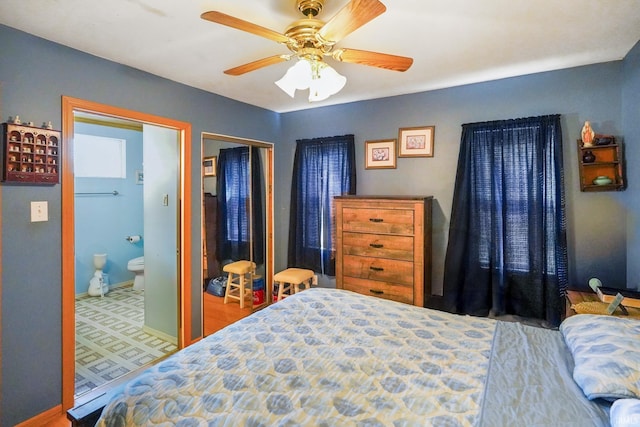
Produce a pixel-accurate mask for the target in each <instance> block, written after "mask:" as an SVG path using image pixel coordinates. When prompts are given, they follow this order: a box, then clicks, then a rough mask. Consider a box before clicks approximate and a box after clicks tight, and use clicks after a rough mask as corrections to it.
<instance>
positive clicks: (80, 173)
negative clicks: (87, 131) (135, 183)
mask: <svg viewBox="0 0 640 427" xmlns="http://www.w3.org/2000/svg"><path fill="white" fill-rule="evenodd" d="M73 155H74V173H75V176H76V177H84V178H126V177H127V141H126V140H124V139H116V138H105V137H102V136H94V135H84V134H75V135H74V139H73Z"/></svg>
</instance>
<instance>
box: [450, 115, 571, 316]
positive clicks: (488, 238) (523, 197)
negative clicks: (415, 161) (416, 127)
mask: <svg viewBox="0 0 640 427" xmlns="http://www.w3.org/2000/svg"><path fill="white" fill-rule="evenodd" d="M562 165H563V163H562V130H561V127H560V116H559V115H550V116H542V117H533V118H524V119H516V120H504V121H494V122H487V123H473V124H465V125H463V127H462V140H461V146H460V154H459V158H458V170H457V175H456V183H455V191H454V197H453V207H452V212H451V226H450V230H449V244H448V247H447V254H446V259H445V272H444V302H445V308H446V309H447V310H448V311H452V312H457V313H467V314H472V315H479V316H485V315H488V314H489V313H490V312H493V313H495V314H497V315H501V314H516V315H520V316H525V317H531V318H538V319H545V320H546V321H547V322H548V323H549V324H550V325H558V324H559V322H560V319H561V313H562V310H563V308H564V293H565V291H566V286H567V239H566V225H565V201H564V185H563V181H564V177H563V166H562Z"/></svg>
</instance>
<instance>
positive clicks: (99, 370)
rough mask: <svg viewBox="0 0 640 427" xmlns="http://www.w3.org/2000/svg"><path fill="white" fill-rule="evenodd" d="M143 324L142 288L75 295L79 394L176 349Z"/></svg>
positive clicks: (77, 384) (124, 288)
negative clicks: (150, 332)
mask: <svg viewBox="0 0 640 427" xmlns="http://www.w3.org/2000/svg"><path fill="white" fill-rule="evenodd" d="M143 323H144V292H143V291H134V290H133V288H131V287H121V288H115V289H113V290H111V291H110V292H109V293H107V294H106V295H105V296H104V297H90V296H82V297H78V298H76V375H75V395H76V396H80V395H82V394H84V393H87V392H89V391H91V390H93V389H95V388H96V387H99V386H101V385H103V384H106V383H108V382H110V381H112V380H114V379H116V378H118V377H121V376H122V375H125V374H127V373H129V372H131V371H133V370H135V369H138V368H140V367H142V366H144V365H147V364H149V363H151V362H153V361H154V360H156V359H159V358H160V357H162V356H165V355H166V354H168V353H171V352H174V351H175V350H176V348H177V347H176V346H175V345H174V344H172V343H169V342H167V341H164V340H162V339H160V338H158V337H156V336H154V335H150V334H148V333H146V332H144V331H143V329H142V326H143Z"/></svg>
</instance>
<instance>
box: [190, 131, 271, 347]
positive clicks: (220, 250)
mask: <svg viewBox="0 0 640 427" xmlns="http://www.w3.org/2000/svg"><path fill="white" fill-rule="evenodd" d="M202 147H203V150H202V151H203V158H202V171H203V178H202V189H203V196H202V197H203V203H202V236H203V239H202V240H203V242H202V251H203V261H202V265H203V272H202V277H203V322H204V325H203V331H204V335H205V336H206V335H210V334H211V333H213V332H215V331H217V330H219V329H222V328H223V327H224V326H227V325H229V324H231V323H233V322H235V321H236V320H239V319H241V318H243V317H245V316H247V315H249V314H251V313H252V312H253V311H254V310H257V309H260V308H262V307H264V306H265V305H267V304H268V303H269V302H270V289H271V277H272V276H273V244H272V236H273V232H272V230H273V220H272V212H273V195H272V192H271V188H272V177H273V173H272V171H273V145H272V144H269V143H266V142H261V141H254V140H246V139H242V138H235V137H229V136H225V135H217V134H208V133H205V134H203V139H202ZM237 261H251V262H253V263H255V265H256V269H255V272H254V275H253V280H252V286H251V287H252V292H251V293H252V295H251V296H250V297H249V298H247V299H246V300H245V303H244V307H243V308H241V307H240V304H239V302H238V301H237V300H235V299H233V300H232V299H229V300H228V303H227V304H224V293H225V291H226V283H227V273H226V272H225V271H224V266H225V265H227V264H230V263H233V262H237Z"/></svg>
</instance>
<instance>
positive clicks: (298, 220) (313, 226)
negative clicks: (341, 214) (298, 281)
mask: <svg viewBox="0 0 640 427" xmlns="http://www.w3.org/2000/svg"><path fill="white" fill-rule="evenodd" d="M355 193H356V174H355V143H354V137H353V135H345V136H335V137H330V138H315V139H304V140H298V141H297V145H296V153H295V158H294V163H293V177H292V182H291V214H290V221H289V249H288V266H289V267H297V268H307V269H310V270H313V271H316V272H319V273H322V274H327V275H330V276H333V275H335V249H334V244H333V239H334V236H335V230H334V227H335V224H334V222H333V218H334V208H333V198H334V197H335V196H340V195H345V194H355Z"/></svg>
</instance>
